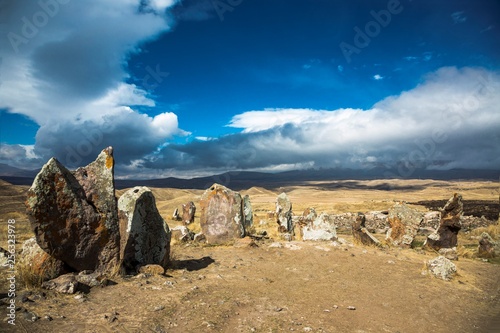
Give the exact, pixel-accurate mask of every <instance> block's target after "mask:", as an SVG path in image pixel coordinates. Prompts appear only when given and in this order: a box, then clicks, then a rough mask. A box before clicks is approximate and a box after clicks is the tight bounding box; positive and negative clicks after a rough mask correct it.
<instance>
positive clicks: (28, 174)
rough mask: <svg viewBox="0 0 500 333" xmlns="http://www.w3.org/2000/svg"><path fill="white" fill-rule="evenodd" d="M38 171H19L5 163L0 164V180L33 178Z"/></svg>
mask: <svg viewBox="0 0 500 333" xmlns="http://www.w3.org/2000/svg"><path fill="white" fill-rule="evenodd" d="M39 171H40V169H38V170H25V169H19V168H15V167H13V166H10V165H8V164H5V163H0V178H1V179H3V177H24V178H33V179H34V178H35V176H36V175H37V174H38V172H39Z"/></svg>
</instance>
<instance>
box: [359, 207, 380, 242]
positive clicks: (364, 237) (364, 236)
mask: <svg viewBox="0 0 500 333" xmlns="http://www.w3.org/2000/svg"><path fill="white" fill-rule="evenodd" d="M365 223H366V218H365V215H364V214H363V213H358V215H357V216H356V221H354V223H353V224H352V236H353V238H354V241H355V242H357V243H360V244H363V245H380V241H379V240H378V239H377V238H375V236H373V235H372V234H371V233H370V232H369V231H368V230H367V229H366V227H365Z"/></svg>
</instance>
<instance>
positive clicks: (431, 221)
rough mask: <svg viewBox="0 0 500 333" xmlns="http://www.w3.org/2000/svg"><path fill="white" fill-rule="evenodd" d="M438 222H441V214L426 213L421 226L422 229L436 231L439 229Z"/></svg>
mask: <svg viewBox="0 0 500 333" xmlns="http://www.w3.org/2000/svg"><path fill="white" fill-rule="evenodd" d="M439 221H441V212H435V211H432V212H427V213H425V214H424V219H423V221H422V224H421V226H422V227H424V228H432V229H434V230H435V229H437V228H438V227H439Z"/></svg>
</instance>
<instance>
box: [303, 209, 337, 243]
mask: <svg viewBox="0 0 500 333" xmlns="http://www.w3.org/2000/svg"><path fill="white" fill-rule="evenodd" d="M336 239H337V229H336V228H335V224H333V222H332V221H331V220H330V215H328V214H326V213H322V214H321V215H320V216H318V217H317V218H316V219H315V220H314V221H313V222H312V223H310V224H308V225H306V226H305V227H303V228H302V240H313V241H320V240H324V241H328V240H336Z"/></svg>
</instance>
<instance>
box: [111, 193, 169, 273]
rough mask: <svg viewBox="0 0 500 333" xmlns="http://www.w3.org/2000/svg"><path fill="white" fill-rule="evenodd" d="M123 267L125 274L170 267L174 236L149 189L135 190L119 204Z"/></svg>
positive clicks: (124, 195) (123, 197)
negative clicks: (157, 267)
mask: <svg viewBox="0 0 500 333" xmlns="http://www.w3.org/2000/svg"><path fill="white" fill-rule="evenodd" d="M118 209H119V214H120V233H121V251H120V256H121V258H122V265H123V268H124V269H125V270H126V271H136V270H137V268H138V267H139V266H144V265H148V264H157V265H160V266H162V267H167V265H168V263H169V258H170V238H171V233H170V229H169V227H168V225H167V223H166V222H165V221H164V220H163V218H162V217H161V215H160V213H159V212H158V209H157V208H156V202H155V197H154V195H153V193H152V192H151V190H150V189H149V188H147V187H144V186H142V187H134V188H133V189H130V190H128V191H127V192H125V193H124V194H123V195H122V196H121V197H120V199H119V200H118Z"/></svg>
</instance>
